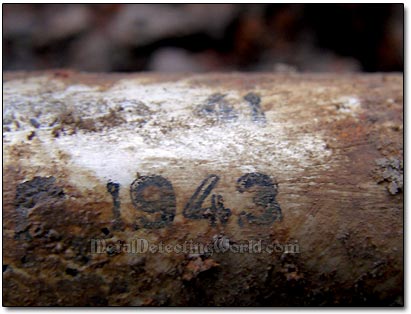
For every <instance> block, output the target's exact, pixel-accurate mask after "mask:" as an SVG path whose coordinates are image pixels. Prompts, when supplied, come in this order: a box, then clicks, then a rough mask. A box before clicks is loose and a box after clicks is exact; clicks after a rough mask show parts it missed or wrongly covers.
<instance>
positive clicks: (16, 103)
mask: <svg viewBox="0 0 411 314" xmlns="http://www.w3.org/2000/svg"><path fill="white" fill-rule="evenodd" d="M4 77H5V82H4V86H3V101H4V107H3V245H4V246H3V257H4V259H3V299H4V305H6V306H16V305H19V306H21V305H83V306H84V305H236V306H239V305H265V306H275V305H281V306H290V305H294V306H295V305H300V306H302V305H402V303H403V192H402V188H403V78H402V75H399V74H384V75H382V74H373V75H332V74H316V75H314V74H304V75H302V74H282V75H279V74H275V75H274V74H240V73H233V74H205V75H170V76H165V75H160V74H135V75H134V74H133V75H102V74H81V73H75V72H65V71H58V72H45V73H31V74H27V73H6V74H5V76H4Z"/></svg>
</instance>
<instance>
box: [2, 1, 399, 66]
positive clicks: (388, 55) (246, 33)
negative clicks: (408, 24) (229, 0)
mask: <svg viewBox="0 0 411 314" xmlns="http://www.w3.org/2000/svg"><path fill="white" fill-rule="evenodd" d="M403 14H404V7H403V4H327V5H323V4H257V5H255V4H101V5H93V4H88V5H83V4H24V5H23V4H3V70H42V69H49V68H72V69H78V70H83V71H117V72H124V71H127V72H129V71H166V72H182V71H183V72H203V71H269V72H272V71H295V70H296V71H303V72H305V71H314V72H325V71H327V72H358V71H367V72H374V71H403Z"/></svg>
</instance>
